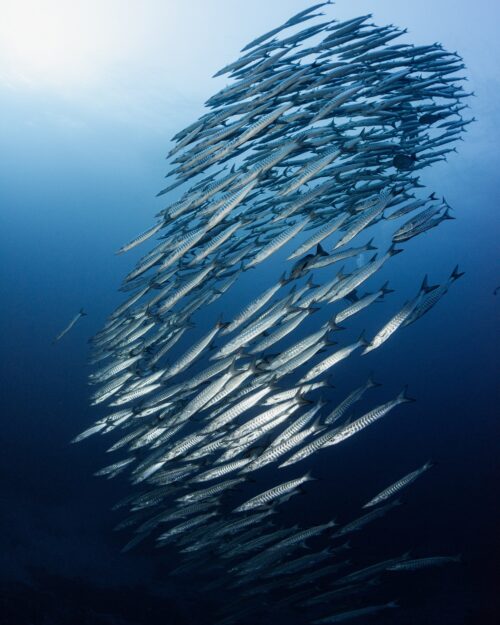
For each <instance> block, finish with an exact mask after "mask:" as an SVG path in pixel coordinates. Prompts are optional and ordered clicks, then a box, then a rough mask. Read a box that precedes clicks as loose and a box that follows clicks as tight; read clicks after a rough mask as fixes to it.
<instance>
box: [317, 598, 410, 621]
mask: <svg viewBox="0 0 500 625" xmlns="http://www.w3.org/2000/svg"><path fill="white" fill-rule="evenodd" d="M398 607H399V606H398V604H397V603H396V602H395V601H390V602H389V603H383V604H380V605H371V606H367V607H366V608H358V609H357V610H349V611H347V612H339V613H337V614H332V616H327V617H325V618H320V619H316V620H315V621H312V623H313V625H323V623H324V624H325V625H326V624H327V623H343V622H344V621H349V620H351V619H354V618H359V617H360V616H370V615H372V614H377V613H378V612H382V611H384V610H387V609H391V608H398Z"/></svg>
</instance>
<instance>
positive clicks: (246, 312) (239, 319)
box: [222, 276, 284, 334]
mask: <svg viewBox="0 0 500 625" xmlns="http://www.w3.org/2000/svg"><path fill="white" fill-rule="evenodd" d="M283 284H284V276H282V278H281V279H280V280H279V281H278V282H277V283H276V284H273V285H272V286H270V287H269V288H268V289H266V290H265V291H264V292H263V293H262V294H261V295H260V296H259V297H257V298H255V299H254V300H252V301H251V302H250V303H249V304H248V305H247V306H245V308H243V309H242V310H241V311H240V312H239V313H238V314H237V315H236V317H234V318H233V320H232V321H231V323H229V324H228V325H227V326H226V327H225V328H224V330H222V334H228V333H230V332H233V331H234V330H236V328H239V326H241V325H242V324H244V323H246V321H248V319H250V317H252V316H253V315H254V314H255V313H256V312H258V311H259V310H260V309H261V308H262V307H263V306H265V305H266V304H267V302H269V300H271V299H272V297H273V296H274V295H275V293H277V292H278V291H279V289H280V288H281V287H282V286H283Z"/></svg>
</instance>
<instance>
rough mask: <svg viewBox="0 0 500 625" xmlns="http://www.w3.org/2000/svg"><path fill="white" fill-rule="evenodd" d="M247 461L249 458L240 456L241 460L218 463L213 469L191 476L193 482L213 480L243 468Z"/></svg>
mask: <svg viewBox="0 0 500 625" xmlns="http://www.w3.org/2000/svg"><path fill="white" fill-rule="evenodd" d="M249 462H250V459H249V458H242V459H241V460H233V461H232V462H228V463H227V464H220V465H218V466H216V467H214V468H213V469H209V470H208V471H204V472H203V473H200V474H199V475H197V476H196V477H195V478H193V482H209V481H210V480H215V479H217V478H220V477H222V476H223V475H227V474H228V473H232V472H233V471H236V470H238V469H241V468H244V467H245V465H247V464H248V463H249Z"/></svg>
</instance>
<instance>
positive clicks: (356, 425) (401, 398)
mask: <svg viewBox="0 0 500 625" xmlns="http://www.w3.org/2000/svg"><path fill="white" fill-rule="evenodd" d="M411 401H412V400H411V399H410V398H408V397H407V396H406V393H405V389H403V390H402V391H401V393H400V394H399V395H398V396H397V397H396V398H395V399H393V400H391V401H389V402H387V403H385V404H382V405H380V406H377V408H374V409H373V410H370V412H367V413H366V414H365V415H363V416H362V417H359V419H356V420H355V421H353V422H352V423H349V424H348V425H346V426H344V427H343V428H341V429H340V430H339V431H338V432H337V433H336V434H335V436H334V437H333V438H332V440H331V441H329V442H328V445H337V444H338V443H340V442H342V441H344V440H346V439H347V438H350V437H351V436H353V435H354V434H357V433H358V432H360V431H361V430H363V429H364V428H366V427H368V426H369V425H371V424H372V423H375V421H378V420H379V419H381V418H382V417H384V416H385V415H386V414H387V413H388V412H390V411H391V410H392V409H393V408H395V407H396V406H399V404H403V403H405V402H411Z"/></svg>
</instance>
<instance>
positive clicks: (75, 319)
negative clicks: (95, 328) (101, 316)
mask: <svg viewBox="0 0 500 625" xmlns="http://www.w3.org/2000/svg"><path fill="white" fill-rule="evenodd" d="M86 315H87V313H86V312H85V311H84V310H83V308H80V312H79V313H78V314H76V315H75V316H74V317H73V319H72V320H71V321H70V322H69V323H68V325H67V326H66V327H65V328H64V330H63V331H62V332H61V333H60V334H58V335H57V336H56V338H55V339H54V340H53V341H52V345H55V344H56V343H57V342H58V341H60V340H61V339H62V337H63V336H65V335H66V334H67V333H68V332H69V331H70V330H71V328H72V327H73V326H74V325H75V323H76V322H77V321H78V320H79V319H81V318H82V317H85V316H86Z"/></svg>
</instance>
